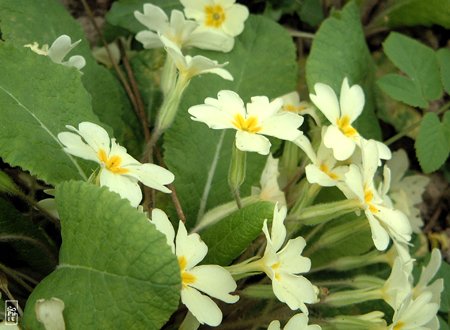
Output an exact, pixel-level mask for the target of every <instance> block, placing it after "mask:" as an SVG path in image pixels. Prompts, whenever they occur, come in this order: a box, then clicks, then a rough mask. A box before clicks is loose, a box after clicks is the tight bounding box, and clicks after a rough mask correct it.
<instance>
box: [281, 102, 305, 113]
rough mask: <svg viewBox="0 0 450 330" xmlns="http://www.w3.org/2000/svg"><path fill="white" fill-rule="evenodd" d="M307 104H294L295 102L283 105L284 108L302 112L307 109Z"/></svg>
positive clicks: (289, 110)
mask: <svg viewBox="0 0 450 330" xmlns="http://www.w3.org/2000/svg"><path fill="white" fill-rule="evenodd" d="M306 108H307V107H306V106H305V105H293V104H285V105H283V110H284V111H288V112H294V113H301V112H303V111H305V110H306Z"/></svg>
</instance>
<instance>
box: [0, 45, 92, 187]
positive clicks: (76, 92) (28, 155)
mask: <svg viewBox="0 0 450 330" xmlns="http://www.w3.org/2000/svg"><path fill="white" fill-rule="evenodd" d="M0 67H1V68H2V74H1V75H0V118H1V120H0V157H1V158H2V159H3V160H4V161H5V162H7V163H9V164H11V165H12V166H20V167H21V168H22V169H24V170H27V171H29V172H30V173H31V174H33V175H36V176H37V177H38V178H39V179H41V180H44V181H45V182H47V183H49V184H57V183H59V182H62V181H64V180H69V179H82V178H84V179H86V178H87V177H88V176H89V175H90V170H89V169H90V167H86V166H84V169H82V168H81V167H80V164H83V163H81V162H80V159H79V158H78V159H77V158H75V157H73V156H71V155H69V154H67V153H66V152H64V151H63V146H62V144H61V143H60V142H59V141H58V139H57V137H56V136H57V135H58V133H59V132H62V131H66V130H67V129H66V127H65V125H74V126H76V125H78V123H79V122H81V121H86V120H87V121H91V122H98V119H97V117H96V116H95V115H94V113H93V112H92V110H91V105H90V96H89V94H88V93H87V92H86V90H85V89H84V87H83V85H82V83H81V75H80V73H79V72H78V71H77V70H76V69H74V68H69V67H65V66H63V65H55V63H53V62H52V61H51V60H50V59H49V58H47V57H44V56H40V55H37V54H35V53H33V52H32V51H30V50H29V49H28V48H20V49H17V48H15V47H13V46H11V45H7V44H0ZM24 77H26V79H24ZM50 156H51V157H50ZM89 166H90V165H89Z"/></svg>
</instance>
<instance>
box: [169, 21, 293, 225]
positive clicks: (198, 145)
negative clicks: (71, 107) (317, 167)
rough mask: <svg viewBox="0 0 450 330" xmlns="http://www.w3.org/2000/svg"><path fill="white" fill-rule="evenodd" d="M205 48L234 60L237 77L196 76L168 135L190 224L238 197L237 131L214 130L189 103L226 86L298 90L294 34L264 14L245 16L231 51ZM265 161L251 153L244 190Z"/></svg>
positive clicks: (253, 91)
mask: <svg viewBox="0 0 450 330" xmlns="http://www.w3.org/2000/svg"><path fill="white" fill-rule="evenodd" d="M201 54H204V55H206V56H208V57H210V58H213V59H215V60H217V61H219V62H220V63H223V62H229V64H228V65H227V66H226V69H227V70H229V71H230V73H231V74H232V75H233V77H234V81H232V82H229V81H225V80H223V79H221V78H219V77H217V76H215V75H211V74H206V75H203V76H200V77H195V78H194V79H193V81H192V82H191V85H190V86H189V88H188V89H187V90H186V92H185V96H184V99H183V101H182V103H181V105H180V108H179V111H178V114H177V118H176V119H175V122H174V124H173V125H172V127H171V128H170V129H169V130H168V131H167V133H166V134H165V136H164V148H165V160H166V164H167V165H168V167H169V169H170V170H171V171H172V172H173V173H174V174H175V177H176V180H175V182H174V184H175V187H176V189H177V194H178V197H179V199H180V201H181V203H182V206H183V210H184V212H185V213H186V216H187V222H188V225H189V226H192V225H193V224H195V222H196V221H197V220H198V219H200V218H201V217H202V215H203V214H204V213H205V211H207V210H208V209H210V208H212V207H214V206H217V205H220V204H223V203H225V202H228V201H230V200H232V199H233V198H232V195H231V193H230V189H229V187H228V184H227V175H228V167H229V162H230V156H231V148H232V145H233V143H234V139H235V138H234V137H235V132H236V131H234V130H213V129H210V128H208V127H207V126H206V125H205V124H203V123H199V122H195V121H193V120H191V119H190V116H189V114H188V112H187V110H188V108H189V107H190V106H192V105H197V104H202V103H204V100H205V98H206V97H214V98H217V92H218V91H220V90H223V89H230V90H233V91H235V92H237V93H238V94H239V95H240V96H241V98H242V99H243V100H244V102H249V101H250V97H252V96H257V95H266V96H268V97H270V98H274V97H277V96H280V95H282V94H284V93H288V92H290V91H293V90H295V83H296V80H297V75H296V73H297V68H296V61H295V48H294V44H293V43H292V40H291V38H290V36H289V34H288V33H287V32H286V31H285V30H284V29H283V28H282V27H281V26H279V25H278V24H276V23H274V22H272V21H271V20H269V19H267V18H265V17H258V16H251V17H250V18H249V19H248V20H247V21H246V23H245V30H244V32H243V33H242V34H241V35H240V36H239V37H238V38H237V39H236V44H235V46H234V49H233V51H232V52H230V53H228V54H222V53H217V52H206V51H204V52H201ZM265 162H266V157H264V156H261V155H259V154H256V153H248V156H247V175H246V180H245V183H244V184H243V185H242V187H241V195H242V196H247V195H249V194H250V187H251V186H252V185H254V186H256V185H258V182H259V179H260V174H261V171H262V169H263V167H264V164H265Z"/></svg>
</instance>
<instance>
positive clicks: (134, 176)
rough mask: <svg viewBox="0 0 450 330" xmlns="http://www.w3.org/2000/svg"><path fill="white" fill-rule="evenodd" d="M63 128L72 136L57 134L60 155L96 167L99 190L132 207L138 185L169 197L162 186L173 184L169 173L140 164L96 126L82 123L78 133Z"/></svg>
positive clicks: (137, 200)
mask: <svg viewBox="0 0 450 330" xmlns="http://www.w3.org/2000/svg"><path fill="white" fill-rule="evenodd" d="M66 127H67V128H68V129H69V130H71V131H73V132H75V133H71V132H62V133H59V134H58V139H59V141H61V143H62V144H63V145H64V151H65V152H67V153H69V154H71V155H74V156H77V157H80V158H83V159H87V160H92V161H94V162H97V163H98V164H100V166H101V169H100V173H99V174H98V178H99V182H100V186H107V187H108V188H109V189H110V190H111V191H114V192H116V193H118V194H119V195H120V196H121V197H122V198H125V199H128V200H129V201H130V203H131V205H132V206H134V207H135V206H137V205H138V204H139V203H140V202H141V200H142V192H141V189H140V187H139V184H138V181H140V182H142V183H143V184H144V185H146V186H148V187H150V188H153V189H157V190H160V191H162V192H165V193H170V190H169V189H168V188H166V187H165V186H164V185H166V184H169V183H171V182H172V181H173V180H174V178H175V177H174V175H173V174H172V173H171V172H169V171H168V170H166V169H165V168H162V167H160V166H157V165H154V164H141V163H140V162H138V161H137V160H136V159H134V158H133V157H131V156H130V155H129V154H128V153H127V151H126V149H125V148H124V147H122V146H120V145H119V144H117V143H116V140H115V139H110V138H109V135H108V133H107V132H106V131H105V129H103V128H102V127H100V126H99V125H97V124H94V123H90V122H82V123H80V124H79V125H78V129H76V128H75V127H73V126H70V125H67V126H66Z"/></svg>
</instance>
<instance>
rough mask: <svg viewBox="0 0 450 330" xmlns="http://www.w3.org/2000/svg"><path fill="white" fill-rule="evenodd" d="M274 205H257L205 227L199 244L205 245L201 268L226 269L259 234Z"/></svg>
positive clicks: (271, 214) (270, 215) (269, 217)
mask: <svg viewBox="0 0 450 330" xmlns="http://www.w3.org/2000/svg"><path fill="white" fill-rule="evenodd" d="M273 209H274V204H273V203H271V202H258V203H256V204H252V205H249V206H246V207H243V208H242V209H240V210H238V211H236V212H234V213H232V214H230V215H229V216H227V217H226V218H224V219H222V220H221V221H220V222H218V223H216V224H214V225H211V226H210V227H207V228H206V229H205V230H204V231H203V232H202V233H201V237H202V240H203V241H204V242H205V243H206V245H208V255H207V256H206V258H205V259H204V260H203V263H205V264H210V263H212V264H218V265H222V266H226V265H229V264H230V263H231V262H232V261H233V260H234V259H235V258H237V257H238V256H239V255H240V254H241V253H242V252H243V251H244V250H245V249H246V248H247V247H248V246H249V245H250V243H251V242H253V240H254V239H255V238H256V237H258V236H259V235H260V234H261V233H262V227H263V223H264V220H265V219H267V220H269V221H272V217H273Z"/></svg>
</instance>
